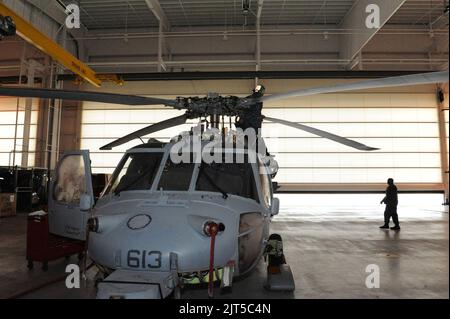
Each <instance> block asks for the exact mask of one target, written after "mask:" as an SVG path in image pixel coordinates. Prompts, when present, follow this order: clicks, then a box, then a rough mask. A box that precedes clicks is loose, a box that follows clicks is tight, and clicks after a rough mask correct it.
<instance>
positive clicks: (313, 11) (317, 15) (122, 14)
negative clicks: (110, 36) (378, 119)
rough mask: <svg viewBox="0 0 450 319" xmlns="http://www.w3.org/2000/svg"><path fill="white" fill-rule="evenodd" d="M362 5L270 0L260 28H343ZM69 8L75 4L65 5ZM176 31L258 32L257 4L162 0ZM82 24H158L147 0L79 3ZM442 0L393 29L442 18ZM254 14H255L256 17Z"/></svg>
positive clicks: (419, 6)
mask: <svg viewBox="0 0 450 319" xmlns="http://www.w3.org/2000/svg"><path fill="white" fill-rule="evenodd" d="M356 2H358V1H354V0H265V1H264V4H263V11H262V16H261V24H262V25H263V26H264V25H270V26H289V25H318V24H320V25H339V24H340V23H341V22H342V21H343V19H344V18H345V16H346V15H347V13H348V12H349V11H350V10H351V8H352V7H353V6H354V5H355V4H356ZM63 3H65V4H66V5H68V4H70V3H73V1H72V0H64V1H63ZM159 4H160V6H161V8H162V10H163V11H164V13H165V14H166V16H167V19H168V20H169V22H170V24H171V25H172V26H173V27H195V26H230V27H232V26H242V27H249V28H253V26H254V25H255V20H256V18H255V14H256V12H257V6H258V1H257V0H252V1H250V8H251V12H250V13H249V14H248V16H247V18H245V16H244V15H243V14H242V0H159ZM79 5H80V8H81V11H82V12H81V13H82V21H83V24H84V25H85V26H86V28H87V29H89V30H96V29H118V28H149V27H150V28H151V27H157V26H158V20H157V19H156V18H155V17H154V16H153V15H152V14H149V6H148V4H147V2H146V0H95V1H92V0H80V1H79ZM444 6H445V1H443V0H408V1H407V2H406V3H405V4H404V5H403V6H402V8H401V9H400V10H399V11H398V12H397V13H396V14H395V15H394V16H393V17H392V18H391V20H390V21H389V24H393V25H395V24H407V25H423V24H429V23H430V22H434V21H436V20H437V19H438V18H439V17H440V16H442V12H443V7H444ZM252 12H253V14H252Z"/></svg>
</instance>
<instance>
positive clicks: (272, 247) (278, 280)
mask: <svg viewBox="0 0 450 319" xmlns="http://www.w3.org/2000/svg"><path fill="white" fill-rule="evenodd" d="M264 259H265V260H266V261H267V263H268V265H267V281H266V284H265V285H264V288H266V289H268V290H276V291H294V290H295V282H294V277H293V275H292V271H291V267H289V265H288V264H287V263H286V257H285V256H284V253H283V240H282V238H281V236H280V235H278V234H272V235H270V237H269V241H268V243H267V246H266V249H265V252H264Z"/></svg>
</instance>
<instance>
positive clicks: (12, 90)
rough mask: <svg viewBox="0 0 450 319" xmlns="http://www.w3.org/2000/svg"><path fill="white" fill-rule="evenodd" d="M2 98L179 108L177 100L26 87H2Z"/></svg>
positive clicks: (0, 89)
mask: <svg viewBox="0 0 450 319" xmlns="http://www.w3.org/2000/svg"><path fill="white" fill-rule="evenodd" d="M0 96H13V97H28V98H43V99H58V100H72V101H89V102H100V103H111V104H124V105H166V106H173V107H177V105H178V104H177V101H175V100H166V99H159V98H153V97H144V96H138V95H124V94H114V93H97V92H87V91H67V90H53V89H38V88H26V87H6V86H0Z"/></svg>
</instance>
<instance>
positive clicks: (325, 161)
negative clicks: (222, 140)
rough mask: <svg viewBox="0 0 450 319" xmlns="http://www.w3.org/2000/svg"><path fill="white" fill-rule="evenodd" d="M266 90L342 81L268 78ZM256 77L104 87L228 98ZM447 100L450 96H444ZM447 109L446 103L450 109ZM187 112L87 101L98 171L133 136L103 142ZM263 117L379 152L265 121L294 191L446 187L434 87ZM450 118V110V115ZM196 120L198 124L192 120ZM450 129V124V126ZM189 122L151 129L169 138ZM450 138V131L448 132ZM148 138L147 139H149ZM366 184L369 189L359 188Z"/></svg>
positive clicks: (309, 102) (110, 165) (325, 101)
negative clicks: (109, 146) (118, 142)
mask: <svg viewBox="0 0 450 319" xmlns="http://www.w3.org/2000/svg"><path fill="white" fill-rule="evenodd" d="M263 82H264V83H263V84H264V85H265V86H266V88H267V92H268V94H270V93H278V92H285V91H288V90H290V89H295V88H299V87H312V86H320V85H327V84H330V83H331V82H332V83H336V80H264V81H263ZM252 87H253V81H250V80H249V81H247V80H238V81H176V82H128V83H126V84H125V85H124V86H123V87H114V86H111V87H104V88H102V89H103V90H105V89H107V90H108V89H109V90H111V91H112V92H122V93H127V94H129V93H131V94H141V95H154V96H158V97H162V98H174V97H175V95H174V94H173V92H176V93H177V95H176V96H180V95H184V96H195V95H204V94H206V93H207V92H212V91H217V90H218V88H219V89H220V92H221V94H223V95H228V94H231V95H239V96H245V95H247V94H248V92H251V90H252ZM446 103H447V105H448V99H447V100H446ZM447 107H448V106H447ZM181 114H182V112H180V111H175V110H172V109H170V108H166V107H132V108H130V107H127V106H114V105H105V104H99V103H90V102H89V103H84V106H83V117H82V141H81V147H82V149H89V150H90V151H91V156H92V166H93V171H94V172H102V173H111V172H112V171H113V169H114V168H115V166H116V164H117V163H118V162H119V160H120V158H121V156H122V152H123V151H124V150H126V149H128V148H130V147H132V146H134V145H137V144H139V143H141V142H140V141H139V140H135V141H133V142H131V143H128V144H127V145H124V146H122V147H119V148H117V149H115V150H113V151H111V152H101V151H99V150H98V149H99V147H101V146H102V145H104V144H106V143H109V142H111V141H112V140H114V139H116V138H119V137H121V136H123V135H126V134H128V133H130V132H132V131H134V130H138V129H140V128H143V127H145V126H147V125H149V124H153V123H156V122H158V121H161V120H165V119H168V118H170V117H174V116H178V115H181ZM264 114H265V115H267V116H269V117H277V118H281V119H286V120H289V121H294V122H299V123H303V124H307V125H310V126H313V127H316V128H319V129H323V130H326V131H330V132H332V133H336V134H339V135H342V136H345V137H348V138H352V139H355V140H357V141H360V142H362V143H365V144H367V145H370V146H373V147H378V148H380V150H379V151H376V152H371V153H364V152H360V151H357V150H353V149H351V148H348V147H346V146H342V145H339V144H336V143H334V142H331V141H328V140H324V139H321V138H318V137H315V136H313V135H311V134H309V133H305V132H302V131H298V130H295V129H292V128H288V127H284V126H281V125H279V124H272V123H265V124H264V131H263V135H264V136H265V138H266V141H267V145H268V147H269V151H270V152H271V153H272V154H274V155H276V159H277V160H278V162H279V165H280V172H279V174H278V176H277V179H276V180H277V181H278V182H279V183H281V184H282V185H285V186H288V188H289V189H291V190H315V189H317V190H362V189H366V190H370V189H371V188H370V187H371V185H373V186H375V185H376V187H378V188H377V189H379V187H380V186H381V185H384V183H385V181H386V179H387V178H388V177H393V178H395V179H396V181H397V182H398V183H400V184H404V189H405V188H406V189H407V188H409V189H414V190H430V189H434V190H442V172H441V157H440V139H439V125H438V112H437V103H436V93H435V87H434V86H420V87H411V88H400V89H399V88H396V89H387V90H376V91H367V92H366V91H363V92H361V91H359V92H346V93H340V94H327V95H319V96H312V97H303V98H294V99H288V100H285V101H278V102H269V103H266V104H265V105H264ZM446 118H447V122H448V112H447V117H446ZM191 123H194V121H191ZM447 126H448V124H447ZM189 127H190V126H189V125H183V126H179V127H176V128H172V129H168V130H164V131H161V132H158V133H155V134H153V135H152V136H151V137H153V138H157V139H160V140H162V141H168V140H169V139H170V138H171V137H173V136H175V135H176V134H177V133H179V132H180V131H182V130H187V129H188V128H189ZM447 136H448V129H447ZM148 138H149V137H146V138H145V139H144V140H146V139H148ZM361 187H365V188H361Z"/></svg>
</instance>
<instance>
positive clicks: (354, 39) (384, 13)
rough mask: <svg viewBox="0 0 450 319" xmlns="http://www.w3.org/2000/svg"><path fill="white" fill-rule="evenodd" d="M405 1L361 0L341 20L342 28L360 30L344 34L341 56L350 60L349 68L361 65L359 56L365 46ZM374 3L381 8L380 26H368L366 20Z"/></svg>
mask: <svg viewBox="0 0 450 319" xmlns="http://www.w3.org/2000/svg"><path fill="white" fill-rule="evenodd" d="M405 2H406V0H389V1H386V0H359V1H357V2H356V3H355V5H354V6H353V7H352V8H351V9H350V11H349V12H348V13H347V15H346V16H345V18H344V20H343V21H342V22H341V29H345V30H357V31H359V32H352V34H346V35H343V36H342V40H341V47H340V58H341V59H344V60H347V61H349V64H348V68H354V67H356V66H357V65H359V61H358V57H359V56H360V54H361V52H362V50H363V49H364V47H365V46H366V45H367V43H369V42H370V40H371V39H372V38H373V37H374V36H375V35H376V34H377V33H378V31H380V30H381V29H382V28H383V26H384V25H385V24H386V23H387V22H388V21H389V20H390V19H391V17H392V16H393V15H394V14H395V13H396V12H397V11H398V9H400V8H401V7H402V5H403V4H404V3H405ZM374 4H375V5H378V7H379V8H380V27H379V28H368V27H367V25H366V20H367V17H368V16H369V14H370V13H367V12H366V9H367V8H368V6H369V5H374Z"/></svg>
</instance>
